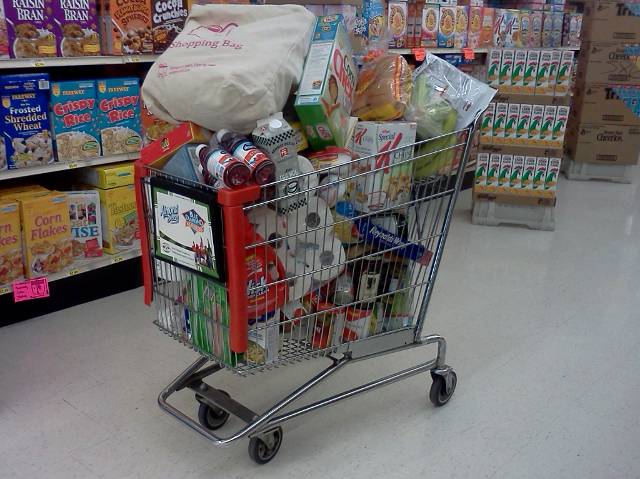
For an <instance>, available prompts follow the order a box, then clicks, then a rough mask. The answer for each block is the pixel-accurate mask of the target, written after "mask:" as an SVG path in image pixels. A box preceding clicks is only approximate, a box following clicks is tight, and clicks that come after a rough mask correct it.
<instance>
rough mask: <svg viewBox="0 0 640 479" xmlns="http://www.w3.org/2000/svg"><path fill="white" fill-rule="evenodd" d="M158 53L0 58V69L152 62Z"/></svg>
mask: <svg viewBox="0 0 640 479" xmlns="http://www.w3.org/2000/svg"><path fill="white" fill-rule="evenodd" d="M158 56H159V55H124V56H98V57H67V58H59V57H51V58H12V59H7V60H0V70H9V69H16V68H46V67H79V66H91V65H122V64H129V63H153V62H155V61H156V60H157V59H158Z"/></svg>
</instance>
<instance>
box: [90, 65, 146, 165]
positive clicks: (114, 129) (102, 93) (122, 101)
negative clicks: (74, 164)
mask: <svg viewBox="0 0 640 479" xmlns="http://www.w3.org/2000/svg"><path fill="white" fill-rule="evenodd" d="M139 82H140V80H139V79H138V78H134V77H131V78H107V79H104V80H98V81H97V82H96V85H97V90H98V91H97V101H98V109H99V114H98V129H99V130H100V140H101V143H102V154H103V155H104V156H110V155H121V154H124V153H134V152H136V151H139V150H140V148H141V147H142V138H141V136H140V83H139Z"/></svg>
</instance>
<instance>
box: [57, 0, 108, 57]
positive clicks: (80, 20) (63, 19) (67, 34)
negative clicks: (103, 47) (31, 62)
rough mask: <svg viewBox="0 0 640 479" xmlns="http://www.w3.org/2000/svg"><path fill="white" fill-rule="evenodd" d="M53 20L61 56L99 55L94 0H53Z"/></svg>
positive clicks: (98, 37) (96, 11)
mask: <svg viewBox="0 0 640 479" xmlns="http://www.w3.org/2000/svg"><path fill="white" fill-rule="evenodd" d="M53 20H54V22H55V23H54V29H55V33H56V39H57V42H58V52H60V55H61V56H63V57H84V56H91V55H100V33H99V31H100V30H99V28H98V10H97V6H96V0H53Z"/></svg>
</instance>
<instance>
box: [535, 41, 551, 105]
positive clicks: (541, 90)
mask: <svg viewBox="0 0 640 479" xmlns="http://www.w3.org/2000/svg"><path fill="white" fill-rule="evenodd" d="M551 55H552V52H551V50H541V51H540V62H539V63H538V73H537V74H536V95H544V94H545V92H546V91H547V88H548V87H549V68H550V66H551Z"/></svg>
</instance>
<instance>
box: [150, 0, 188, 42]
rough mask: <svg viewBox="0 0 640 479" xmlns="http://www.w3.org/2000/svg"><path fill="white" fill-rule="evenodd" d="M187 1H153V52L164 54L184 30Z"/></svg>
mask: <svg viewBox="0 0 640 479" xmlns="http://www.w3.org/2000/svg"><path fill="white" fill-rule="evenodd" d="M187 3H188V2H187V0H151V22H152V27H153V51H154V52H155V53H162V52H164V51H165V50H166V49H167V48H168V47H169V45H171V43H172V42H173V40H174V39H175V38H176V37H177V36H178V34H179V33H180V32H181V31H182V29H183V28H184V23H185V21H186V20H187V16H188V15H189V10H188V5H187Z"/></svg>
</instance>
